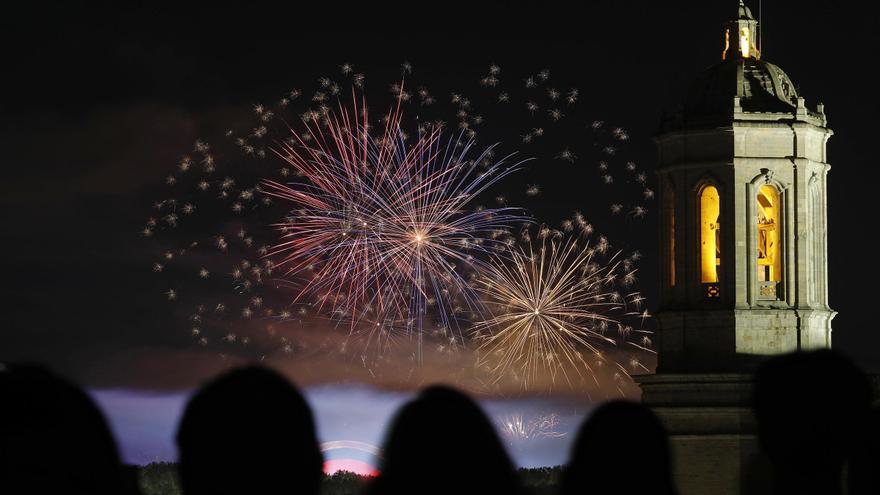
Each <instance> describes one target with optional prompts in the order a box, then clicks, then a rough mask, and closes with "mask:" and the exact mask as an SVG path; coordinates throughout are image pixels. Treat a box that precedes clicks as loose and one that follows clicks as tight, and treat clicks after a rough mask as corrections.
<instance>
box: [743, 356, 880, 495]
mask: <svg viewBox="0 0 880 495" xmlns="http://www.w3.org/2000/svg"><path fill="white" fill-rule="evenodd" d="M870 404H871V388H870V385H869V384H868V380H867V378H866V377H865V375H864V374H863V373H862V372H861V371H859V369H858V368H856V367H855V365H853V364H852V363H851V362H849V361H848V360H846V359H844V358H843V357H841V356H840V355H838V354H837V353H835V352H833V351H830V350H820V351H813V352H800V353H794V354H788V355H785V356H780V357H777V358H774V359H772V360H771V361H769V362H767V363H766V364H765V365H764V366H762V367H761V368H760V369H759V370H758V372H757V374H756V375H755V416H756V419H757V421H758V438H759V440H760V444H761V448H762V450H763V451H764V453H765V454H766V455H767V457H768V458H769V459H770V462H771V464H772V466H773V478H774V490H775V492H776V493H778V494H799V495H800V494H823V495H835V494H839V493H841V492H842V487H843V485H844V480H843V478H842V474H843V468H844V465H845V464H846V463H847V461H848V460H849V459H850V458H851V457H852V454H853V451H854V446H855V444H856V439H857V438H858V436H859V435H864V428H865V424H866V418H867V415H868V412H869V408H870Z"/></svg>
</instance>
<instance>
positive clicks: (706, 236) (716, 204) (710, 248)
mask: <svg viewBox="0 0 880 495" xmlns="http://www.w3.org/2000/svg"><path fill="white" fill-rule="evenodd" d="M720 214H721V196H720V195H719V194H718V188H716V187H715V186H711V185H709V186H706V187H704V188H703V190H702V191H700V281H701V282H703V283H704V284H705V283H712V282H718V273H719V270H720V267H721V223H720V222H719V220H720V219H719V216H720Z"/></svg>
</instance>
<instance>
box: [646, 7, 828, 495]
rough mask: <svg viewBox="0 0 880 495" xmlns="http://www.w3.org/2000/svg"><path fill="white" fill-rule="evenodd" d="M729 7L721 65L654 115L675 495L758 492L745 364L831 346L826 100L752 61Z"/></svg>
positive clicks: (659, 380)
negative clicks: (676, 103)
mask: <svg viewBox="0 0 880 495" xmlns="http://www.w3.org/2000/svg"><path fill="white" fill-rule="evenodd" d="M757 25H758V23H757V21H756V20H755V18H754V17H753V16H752V13H751V12H750V10H749V8H748V7H746V6H745V5H743V3H742V1H740V3H739V7H738V10H737V15H736V18H735V19H733V20H731V21H729V22H727V23H726V24H725V25H724V27H723V29H722V37H721V41H722V43H721V46H720V48H722V50H721V53H720V57H719V58H720V59H721V60H720V61H719V63H717V64H716V65H714V66H712V67H710V68H709V69H707V70H706V71H705V72H703V74H701V75H700V76H699V77H698V78H697V79H696V80H695V81H694V83H693V85H692V86H691V87H690V89H689V91H688V93H687V96H686V98H685V101H684V102H683V104H682V106H681V107H680V108H679V109H677V111H676V112H674V114H673V115H670V116H668V117H667V118H665V119H664V121H663V123H662V125H661V129H660V132H659V134H658V135H657V136H656V138H655V141H656V144H657V151H658V159H659V163H658V175H659V199H660V205H661V228H660V232H661V234H660V251H659V252H660V259H661V269H660V283H661V287H660V297H661V300H660V308H659V311H658V314H657V318H658V323H659V331H658V353H659V361H658V367H657V374H656V375H651V376H646V377H643V378H642V379H640V382H641V386H642V391H643V401H644V402H645V403H646V404H647V405H649V406H651V407H653V408H654V409H655V411H656V412H657V413H658V414H659V415H660V416H661V418H662V419H663V420H664V421H665V422H666V425H667V427H668V428H669V431H670V434H671V435H672V437H671V439H672V444H673V448H674V450H675V456H676V464H677V466H678V467H677V477H678V481H679V484H680V488H681V491H682V493H683V494H684V495H688V494H691V493H694V494H695V493H713V494H721V493H724V494H727V493H730V494H733V493H759V492H760V490H759V489H758V488H757V487H754V486H750V481H749V479H750V477H753V476H757V470H760V459H759V458H758V457H757V453H756V452H757V445H756V441H755V437H754V434H753V433H754V425H753V419H752V414H751V410H750V407H749V403H750V395H751V394H750V392H751V378H750V376H751V375H750V373H751V371H752V370H754V368H755V366H756V365H757V364H759V363H760V362H761V361H762V360H763V359H766V357H767V356H772V355H776V354H782V353H787V352H791V351H795V350H800V349H815V348H823V347H830V346H831V320H832V318H834V315H835V312H834V311H832V310H831V308H830V307H829V305H828V290H827V287H828V284H827V271H828V269H827V241H826V226H827V214H826V208H827V204H826V180H827V174H828V170H829V168H830V166H829V165H828V164H827V159H826V152H825V147H826V142H827V141H828V138H829V137H830V136H831V135H832V132H831V130H830V129H828V128H827V126H826V124H827V120H826V117H825V113H824V109H823V106H822V104H821V103H820V104H818V105H817V106H816V107H815V110H810V109H808V108H807V104H806V103H805V101H804V98H802V97H800V96H799V95H798V93H797V90H796V87H795V85H794V83H792V81H791V79H789V77H788V76H787V75H786V74H785V72H783V71H782V70H781V69H780V68H779V67H777V66H776V65H773V64H771V63H769V62H767V61H765V60H763V59H762V58H761V55H762V54H761V52H760V50H759V48H760V45H759V44H758V40H757Z"/></svg>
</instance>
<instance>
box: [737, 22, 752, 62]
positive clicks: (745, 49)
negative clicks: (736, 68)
mask: <svg viewBox="0 0 880 495" xmlns="http://www.w3.org/2000/svg"><path fill="white" fill-rule="evenodd" d="M739 51H740V53H742V56H743V58H749V52H750V51H751V43H750V40H749V28H742V29H741V30H740V32H739Z"/></svg>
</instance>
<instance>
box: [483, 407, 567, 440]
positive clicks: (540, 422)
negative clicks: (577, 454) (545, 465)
mask: <svg viewBox="0 0 880 495" xmlns="http://www.w3.org/2000/svg"><path fill="white" fill-rule="evenodd" d="M498 422H499V426H500V429H501V434H502V435H503V436H504V437H506V438H508V439H509V440H533V439H536V438H561V437H564V436H565V433H562V432H560V431H559V423H560V421H559V416H558V415H557V414H555V413H549V414H541V415H539V416H536V417H534V418H532V419H530V420H526V418H525V417H524V416H523V415H522V414H511V415H509V416H505V417H502V418H500V419H499V421H498Z"/></svg>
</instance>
